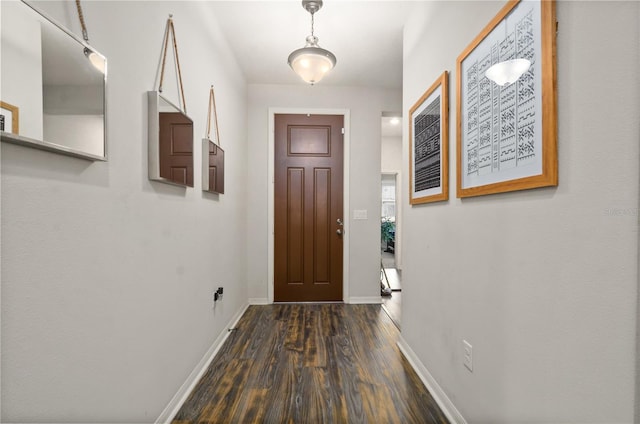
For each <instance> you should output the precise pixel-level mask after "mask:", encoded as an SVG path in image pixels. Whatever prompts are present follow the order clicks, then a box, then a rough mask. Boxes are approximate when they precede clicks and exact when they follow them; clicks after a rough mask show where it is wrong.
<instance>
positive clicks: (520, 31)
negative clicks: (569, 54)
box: [456, 0, 558, 197]
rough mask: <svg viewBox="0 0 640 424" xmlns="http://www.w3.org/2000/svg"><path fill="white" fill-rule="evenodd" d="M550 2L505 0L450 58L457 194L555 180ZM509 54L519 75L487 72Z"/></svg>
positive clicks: (553, 18) (553, 52)
mask: <svg viewBox="0 0 640 424" xmlns="http://www.w3.org/2000/svg"><path fill="white" fill-rule="evenodd" d="M555 9H556V5H555V1H554V0H544V1H540V0H515V1H509V2H508V3H507V4H506V5H505V6H504V7H503V8H502V10H500V12H499V13H498V14H497V15H496V16H495V17H494V18H493V19H492V20H491V22H489V24H488V25H487V26H486V27H485V28H484V29H483V30H482V32H480V34H479V35H478V36H477V37H476V38H475V40H473V42H472V43H471V44H470V45H469V46H468V47H467V48H466V49H465V50H464V51H463V52H462V54H460V56H459V57H458V60H457V66H456V71H457V72H456V79H457V84H456V85H457V95H456V119H457V144H456V147H457V149H456V151H457V161H456V163H457V191H456V194H457V197H470V196H480V195H485V194H493V193H503V192H509V191H516V190H525V189H531V188H536V187H546V186H556V185H558V159H557V100H556V13H555ZM516 60H518V61H519V62H522V61H524V62H525V63H526V61H528V62H529V65H528V68H527V70H526V71H525V72H524V73H523V74H521V76H519V77H512V79H506V80H505V81H502V82H494V81H492V80H490V79H489V78H488V77H487V70H488V69H489V68H492V67H493V69H495V67H494V65H496V64H509V63H513V62H515V61H516ZM491 72H492V71H489V73H491ZM516 75H517V74H516ZM514 78H517V79H516V80H515V82H513V79H514ZM494 80H495V78H494ZM501 84H503V85H501Z"/></svg>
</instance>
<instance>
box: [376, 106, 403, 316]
mask: <svg viewBox="0 0 640 424" xmlns="http://www.w3.org/2000/svg"><path fill="white" fill-rule="evenodd" d="M400 121H401V119H400V114H399V113H386V112H383V114H382V132H381V134H382V142H381V149H380V152H381V158H380V169H381V176H380V181H381V186H380V199H381V209H380V217H381V220H380V294H381V295H382V306H383V308H384V309H385V311H386V312H387V314H388V315H389V317H390V318H391V319H392V320H393V322H394V323H395V324H396V326H397V327H398V328H399V327H400V315H401V314H400V312H401V305H402V299H401V296H402V284H401V283H402V282H401V269H402V259H401V245H400V239H401V228H402V227H401V222H400V217H401V213H400V212H401V208H402V202H401V193H402V190H401V189H400V186H401V180H402V178H401V169H402V126H401V125H400Z"/></svg>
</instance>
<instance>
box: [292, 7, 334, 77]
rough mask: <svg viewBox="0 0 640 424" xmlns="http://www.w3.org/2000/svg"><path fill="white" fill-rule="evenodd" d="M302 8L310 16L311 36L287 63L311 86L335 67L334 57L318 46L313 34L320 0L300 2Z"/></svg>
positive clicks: (316, 38)
mask: <svg viewBox="0 0 640 424" xmlns="http://www.w3.org/2000/svg"><path fill="white" fill-rule="evenodd" d="M302 7H304V8H305V10H306V11H307V12H309V13H310V14H311V35H309V36H308V37H307V39H306V44H305V46H304V47H303V48H301V49H297V50H294V51H293V52H292V53H291V54H290V55H289V59H288V60H287V62H288V63H289V66H290V67H291V69H293V70H294V71H295V73H296V74H298V75H299V76H300V78H302V80H303V81H305V82H307V83H309V84H311V85H313V84H315V83H317V82H319V81H320V80H321V79H322V78H323V77H324V76H325V74H326V73H327V72H329V71H330V70H331V69H333V67H334V66H336V57H335V55H334V54H333V53H331V52H330V51H329V50H325V49H323V48H322V47H320V46H319V45H318V37H316V36H315V35H314V34H313V30H314V28H313V26H314V14H315V13H316V12H317V11H318V10H320V8H321V7H322V0H302Z"/></svg>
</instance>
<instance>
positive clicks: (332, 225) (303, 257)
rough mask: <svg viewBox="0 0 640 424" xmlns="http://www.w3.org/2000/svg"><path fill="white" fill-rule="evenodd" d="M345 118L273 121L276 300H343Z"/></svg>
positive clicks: (283, 117)
mask: <svg viewBox="0 0 640 424" xmlns="http://www.w3.org/2000/svg"><path fill="white" fill-rule="evenodd" d="M343 121H344V119H343V117H342V116H341V115H313V116H308V115H276V116H275V161H276V163H275V223H274V228H275V235H274V239H275V246H274V247H275V259H274V261H275V264H274V300H275V301H276V302H296V301H341V300H342V235H341V234H338V233H337V230H341V231H342V227H341V225H339V224H338V220H342V218H343V217H342V197H343V181H342V180H343V135H342V128H343Z"/></svg>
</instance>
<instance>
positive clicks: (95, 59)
mask: <svg viewBox="0 0 640 424" xmlns="http://www.w3.org/2000/svg"><path fill="white" fill-rule="evenodd" d="M76 8H77V9H78V18H79V19H80V26H81V27H82V39H83V40H84V41H85V43H87V44H89V34H88V32H87V25H86V24H85V22H84V14H83V13H82V5H81V4H80V0H76ZM84 55H85V56H86V57H87V59H89V62H91V64H92V65H93V66H94V67H95V68H96V69H97V70H98V71H100V72H102V73H103V74H104V71H105V62H104V58H102V57H101V56H100V55H98V54H96V52H94V51H93V50H91V49H90V48H89V47H85V48H84Z"/></svg>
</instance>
